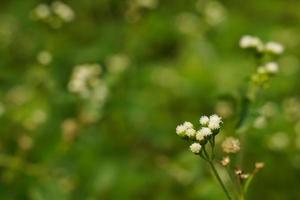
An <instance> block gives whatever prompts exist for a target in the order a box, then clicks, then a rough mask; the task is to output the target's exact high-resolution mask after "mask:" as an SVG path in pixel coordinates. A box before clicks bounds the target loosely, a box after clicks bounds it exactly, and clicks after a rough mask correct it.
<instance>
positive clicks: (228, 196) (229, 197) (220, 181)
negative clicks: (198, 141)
mask: <svg viewBox="0 0 300 200" xmlns="http://www.w3.org/2000/svg"><path fill="white" fill-rule="evenodd" d="M208 163H209V165H210V167H211V169H212V171H213V173H214V175H215V176H216V178H217V180H218V182H219V183H220V185H221V187H222V189H223V191H224V192H225V194H226V196H227V198H228V199H229V200H232V198H231V196H230V195H229V192H228V190H227V189H226V187H225V185H224V183H223V181H222V179H221V177H220V175H219V174H218V172H217V170H216V168H215V166H214V164H213V162H212V161H209V162H208Z"/></svg>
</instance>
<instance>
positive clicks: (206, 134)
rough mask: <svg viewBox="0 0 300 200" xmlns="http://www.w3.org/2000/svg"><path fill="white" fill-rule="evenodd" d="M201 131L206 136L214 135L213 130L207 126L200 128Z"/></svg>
mask: <svg viewBox="0 0 300 200" xmlns="http://www.w3.org/2000/svg"><path fill="white" fill-rule="evenodd" d="M199 132H200V133H201V134H202V135H203V136H204V137H207V136H210V135H212V131H211V130H210V128H207V127H203V128H201V129H200V130H199Z"/></svg>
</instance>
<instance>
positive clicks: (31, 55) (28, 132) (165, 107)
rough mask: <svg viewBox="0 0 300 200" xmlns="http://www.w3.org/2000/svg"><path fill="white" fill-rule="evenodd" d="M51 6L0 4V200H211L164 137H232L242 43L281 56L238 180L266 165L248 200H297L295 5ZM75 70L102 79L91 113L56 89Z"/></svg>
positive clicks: (299, 138) (298, 44)
mask: <svg viewBox="0 0 300 200" xmlns="http://www.w3.org/2000/svg"><path fill="white" fill-rule="evenodd" d="M64 3H65V4H66V5H68V6H69V7H68V8H69V9H71V11H72V12H73V13H72V12H71V11H70V10H68V8H65V7H61V8H60V9H58V10H60V11H57V13H56V14H57V15H55V16H54V17H53V16H52V15H51V14H50V18H49V16H48V15H49V13H48V14H47V11H45V9H44V8H43V7H42V8H41V7H39V10H38V9H37V6H39V5H41V4H43V5H48V6H50V7H51V5H52V7H53V1H46V0H45V1H37V0H36V1H34V0H1V3H0V70H1V71H0V199H1V200H2V199H3V200H11V199H18V200H21V199H22V200H23V199H32V200H54V199H55V200H65V199H66V200H67V199H72V200H76V199H78V200H79V199H87V200H96V199H101V200H102V199H114V200H120V199H122V200H127V199H128V200H132V199H157V200H167V199H172V200H175V199H178V200H179V199H180V200H181V199H186V200H188V199H190V200H193V199H205V200H215V199H225V197H224V194H223V193H222V191H221V189H220V187H219V185H218V184H217V182H216V181H215V180H214V179H213V178H212V176H211V174H210V172H209V170H208V167H207V166H206V164H205V163H204V162H202V161H201V160H200V159H199V158H198V157H196V156H194V155H193V154H192V153H190V152H189V149H188V146H187V145H186V144H185V143H184V142H182V141H181V140H180V139H178V137H176V134H175V128H176V126H177V125H178V124H179V123H182V122H183V121H186V120H188V121H192V122H193V123H195V124H197V123H198V119H199V117H200V116H201V115H202V114H208V115H209V114H211V113H215V112H216V113H218V114H220V115H221V116H223V118H224V124H225V128H224V131H222V134H221V135H220V139H221V138H222V137H224V136H225V135H226V136H229V135H234V134H235V133H234V131H233V126H234V123H235V122H236V117H237V115H238V114H237V113H238V110H239V93H240V91H242V90H243V89H244V87H245V80H246V78H247V76H249V74H250V73H251V72H252V71H253V67H255V62H254V59H253V58H252V57H251V56H249V55H247V54H246V53H245V52H243V51H242V50H241V49H240V48H239V46H238V41H239V39H240V37H241V36H242V35H245V34H252V35H257V36H259V37H260V38H262V39H263V40H264V41H270V40H274V41H278V42H280V43H282V44H283V45H284V46H285V49H286V50H285V53H284V55H283V56H282V57H281V58H280V60H279V63H280V68H281V69H280V73H279V74H278V76H276V77H275V78H274V79H272V81H271V83H270V87H269V88H267V89H266V90H264V91H263V92H262V94H260V98H259V101H258V102H257V103H256V104H255V105H253V108H252V109H253V113H254V114H253V126H252V127H251V128H250V130H249V131H248V132H247V141H246V144H245V145H244V146H242V149H244V151H245V152H246V156H245V157H246V161H245V166H244V168H245V169H246V170H251V169H252V168H253V166H252V165H253V163H254V162H255V161H263V162H265V164H266V167H265V168H264V169H263V170H262V171H261V172H260V173H259V174H258V175H257V177H255V180H254V183H253V185H252V186H251V188H250V191H249V199H272V200H295V199H299V198H300V190H299V184H300V100H299V97H300V96H299V91H300V90H299V88H298V86H299V84H300V80H299V77H300V71H299V58H300V53H299V48H300V37H299V35H300V26H299V21H300V1H298V0H263V1H262V0H252V1H240V0H239V1H238V0H231V1H225V0H222V1H210V0H198V1H196V0H184V1H183V0H77V1H71V0H69V1H64ZM43 9H44V10H43ZM46 10H47V9H46ZM50 10H51V9H50ZM38 12H39V13H38ZM51 12H53V11H50V13H51ZM70 12H71V13H70ZM60 13H62V16H61V18H60V17H59V14H60ZM64 14H66V15H64ZM64 17H65V18H64ZM86 63H98V64H100V65H101V67H102V74H101V75H100V79H101V80H103V82H104V83H105V85H106V87H107V90H108V91H107V95H105V96H104V97H103V99H102V101H101V105H99V104H100V103H99V102H98V101H93V100H90V99H88V98H81V97H79V96H78V95H76V94H73V93H72V92H70V90H69V89H68V84H69V81H70V79H71V77H72V73H73V70H74V67H75V66H76V65H81V64H86ZM98 103H99V104H98ZM266 109H267V110H268V109H269V110H270V109H271V110H272V112H271V114H270V115H268V116H264V110H266ZM267 113H270V112H267ZM259 117H264V119H263V122H264V123H260V122H261V121H262V120H261V119H262V118H259ZM259 119H260V120H261V121H259ZM221 156H222V153H221V152H219V153H218V158H221Z"/></svg>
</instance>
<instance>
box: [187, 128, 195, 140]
mask: <svg viewBox="0 0 300 200" xmlns="http://www.w3.org/2000/svg"><path fill="white" fill-rule="evenodd" d="M185 134H186V135H187V136H188V137H189V138H192V137H195V135H196V131H195V129H193V128H188V129H187V130H186V133H185Z"/></svg>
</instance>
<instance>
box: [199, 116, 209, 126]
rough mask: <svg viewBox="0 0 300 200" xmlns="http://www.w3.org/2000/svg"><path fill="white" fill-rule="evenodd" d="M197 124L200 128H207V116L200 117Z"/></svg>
mask: <svg viewBox="0 0 300 200" xmlns="http://www.w3.org/2000/svg"><path fill="white" fill-rule="evenodd" d="M199 122H200V124H201V125H202V126H207V125H208V122H209V118H208V117H207V116H202V117H200V120H199Z"/></svg>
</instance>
